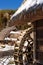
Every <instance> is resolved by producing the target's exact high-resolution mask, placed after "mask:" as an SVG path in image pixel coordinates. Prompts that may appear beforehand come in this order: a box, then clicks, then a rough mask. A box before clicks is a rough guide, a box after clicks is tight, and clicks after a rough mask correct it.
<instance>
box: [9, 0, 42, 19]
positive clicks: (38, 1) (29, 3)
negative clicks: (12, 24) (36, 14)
mask: <svg viewBox="0 0 43 65" xmlns="http://www.w3.org/2000/svg"><path fill="white" fill-rule="evenodd" d="M42 3H43V0H26V1H25V3H24V4H22V5H21V6H20V7H19V8H18V10H17V11H16V12H15V14H13V15H12V16H11V18H10V20H12V19H13V17H15V16H17V15H18V14H20V13H21V12H22V11H23V10H26V11H27V10H28V9H29V8H30V7H32V6H34V5H35V4H37V5H38V4H42Z"/></svg>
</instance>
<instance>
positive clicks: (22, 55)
mask: <svg viewBox="0 0 43 65" xmlns="http://www.w3.org/2000/svg"><path fill="white" fill-rule="evenodd" d="M33 46H34V44H33V28H31V29H30V30H28V31H27V32H26V33H25V35H24V36H23V38H22V40H21V43H20V45H18V44H16V45H15V49H14V61H15V64H16V65H33V64H34V58H33V57H34V47H33Z"/></svg>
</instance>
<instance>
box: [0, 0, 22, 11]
mask: <svg viewBox="0 0 43 65" xmlns="http://www.w3.org/2000/svg"><path fill="white" fill-rule="evenodd" d="M22 2H23V0H0V10H3V9H12V10H15V9H18V7H20V5H21V3H22Z"/></svg>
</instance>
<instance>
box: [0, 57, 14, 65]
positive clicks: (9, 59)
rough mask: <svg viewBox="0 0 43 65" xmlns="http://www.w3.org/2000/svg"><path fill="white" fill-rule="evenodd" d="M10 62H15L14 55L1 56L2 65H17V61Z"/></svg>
mask: <svg viewBox="0 0 43 65" xmlns="http://www.w3.org/2000/svg"><path fill="white" fill-rule="evenodd" d="M9 62H14V58H13V56H5V57H3V58H0V65H13V64H14V65H15V63H12V64H10V63H9Z"/></svg>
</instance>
